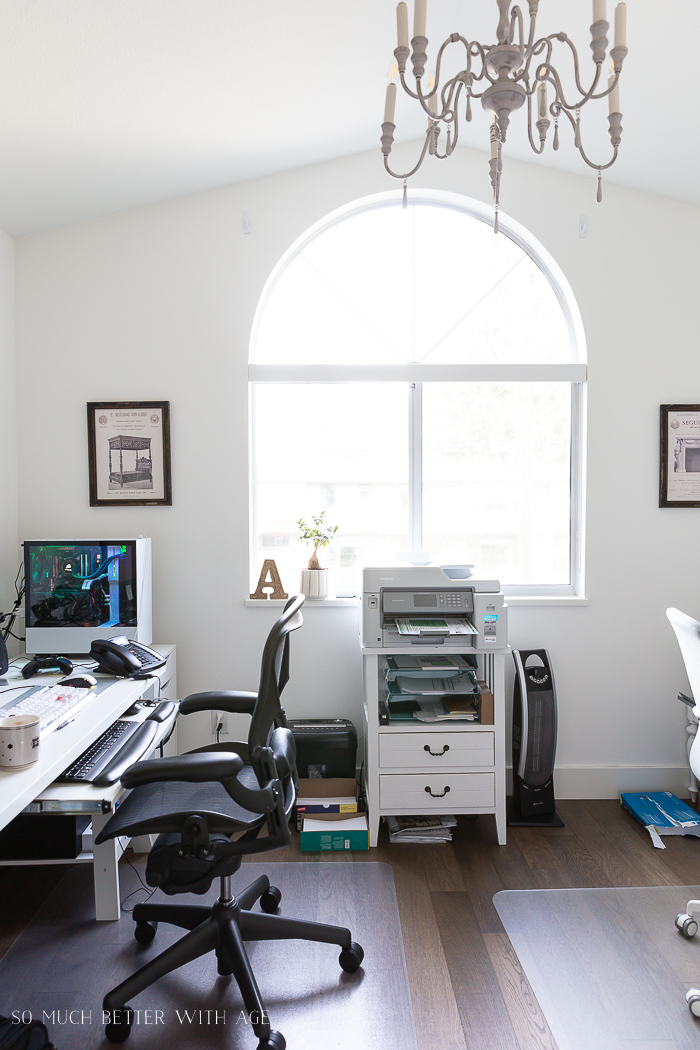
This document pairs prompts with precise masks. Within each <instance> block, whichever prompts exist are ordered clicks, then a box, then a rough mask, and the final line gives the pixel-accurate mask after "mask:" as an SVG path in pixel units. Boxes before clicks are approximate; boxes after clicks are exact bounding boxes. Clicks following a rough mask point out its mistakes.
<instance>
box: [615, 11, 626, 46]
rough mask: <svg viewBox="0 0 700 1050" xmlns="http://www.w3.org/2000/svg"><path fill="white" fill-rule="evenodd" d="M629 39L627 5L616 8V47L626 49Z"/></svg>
mask: <svg viewBox="0 0 700 1050" xmlns="http://www.w3.org/2000/svg"><path fill="white" fill-rule="evenodd" d="M626 39H627V4H618V5H617V7H616V8H615V47H625V40H626Z"/></svg>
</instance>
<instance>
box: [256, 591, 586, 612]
mask: <svg viewBox="0 0 700 1050" xmlns="http://www.w3.org/2000/svg"><path fill="white" fill-rule="evenodd" d="M504 598H505V602H506V605H510V606H511V608H514V607H515V606H530V607H533V608H537V607H543V606H556V605H558V606H562V607H565V606H568V607H569V608H572V607H575V606H583V605H588V598H580V597H579V596H578V595H574V594H506V595H504ZM288 601H289V599H288V598H266V599H265V600H263V599H262V598H246V599H245V601H244V604H245V605H247V606H248V607H249V608H250V609H255V608H257V609H265V608H269V607H270V606H275V607H276V606H279V607H280V608H284V606H285V605H286V603H287V602H288ZM359 604H360V599H359V597H355V598H307V599H306V602H305V603H304V610H306V609H311V608H319V607H321V608H324V609H345V608H350V607H352V606H358V605H359Z"/></svg>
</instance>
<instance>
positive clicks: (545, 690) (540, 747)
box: [508, 649, 564, 828]
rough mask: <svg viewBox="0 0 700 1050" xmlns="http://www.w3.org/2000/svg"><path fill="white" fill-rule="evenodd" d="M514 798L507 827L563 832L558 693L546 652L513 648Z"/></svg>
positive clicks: (510, 804)
mask: <svg viewBox="0 0 700 1050" xmlns="http://www.w3.org/2000/svg"><path fill="white" fill-rule="evenodd" d="M513 659H514V660H515V686H514V689H513V797H512V799H509V806H508V824H510V825H511V826H520V827H549V828H563V827H564V821H563V820H561V818H560V817H559V816H557V812H556V804H555V801H554V756H555V754H556V750H557V694H556V690H555V688H554V676H553V674H552V667H551V664H550V661H549V654H548V652H547V650H546V649H514V650H513Z"/></svg>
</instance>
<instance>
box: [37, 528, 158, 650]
mask: <svg viewBox="0 0 700 1050" xmlns="http://www.w3.org/2000/svg"><path fill="white" fill-rule="evenodd" d="M23 547H24V576H25V584H26V592H25V635H26V650H27V652H28V653H51V654H54V653H63V654H73V653H75V654H81V653H89V652H90V646H91V643H92V642H93V640H94V639H95V638H113V637H115V636H117V635H126V637H127V638H131V639H133V640H134V641H137V642H142V643H143V644H144V645H149V644H150V643H151V640H152V639H151V633H152V612H151V541H150V539H149V538H147V537H143V536H142V537H140V538H139V539H130V540H25V542H24V543H23Z"/></svg>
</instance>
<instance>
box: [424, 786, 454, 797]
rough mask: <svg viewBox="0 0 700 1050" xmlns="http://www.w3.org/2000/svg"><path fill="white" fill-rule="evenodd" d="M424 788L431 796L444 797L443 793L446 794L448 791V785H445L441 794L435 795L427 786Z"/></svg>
mask: <svg viewBox="0 0 700 1050" xmlns="http://www.w3.org/2000/svg"><path fill="white" fill-rule="evenodd" d="M425 790H426V791H427V792H428V794H429V795H431V796H432V797H433V798H444V797H445V795H446V794H447V792H448V791H449V790H450V789H449V787H446V788H445V790H444V791H443V793H442V794H441V795H436V794H435V792H434V791H431V790H430V788H429V787H427V788H426V789H425Z"/></svg>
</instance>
